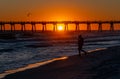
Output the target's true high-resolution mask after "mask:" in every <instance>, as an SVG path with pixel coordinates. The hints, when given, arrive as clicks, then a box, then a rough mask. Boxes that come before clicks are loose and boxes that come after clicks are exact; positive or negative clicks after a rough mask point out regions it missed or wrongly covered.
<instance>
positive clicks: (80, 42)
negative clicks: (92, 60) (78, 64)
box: [78, 35, 87, 56]
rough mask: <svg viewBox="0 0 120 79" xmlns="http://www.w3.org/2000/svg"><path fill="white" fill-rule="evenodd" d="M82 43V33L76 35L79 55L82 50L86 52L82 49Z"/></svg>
mask: <svg viewBox="0 0 120 79" xmlns="http://www.w3.org/2000/svg"><path fill="white" fill-rule="evenodd" d="M83 45H84V39H83V37H82V35H79V36H78V51H79V56H81V51H83V52H84V53H85V55H86V54H87V52H86V51H84V50H83V49H82V47H83Z"/></svg>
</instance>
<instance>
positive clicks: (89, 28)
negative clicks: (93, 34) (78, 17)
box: [87, 23, 91, 31]
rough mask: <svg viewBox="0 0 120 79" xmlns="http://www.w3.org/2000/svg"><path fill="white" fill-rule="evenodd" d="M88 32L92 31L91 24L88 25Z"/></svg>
mask: <svg viewBox="0 0 120 79" xmlns="http://www.w3.org/2000/svg"><path fill="white" fill-rule="evenodd" d="M87 31H91V26H90V23H87Z"/></svg>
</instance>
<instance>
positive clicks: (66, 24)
mask: <svg viewBox="0 0 120 79" xmlns="http://www.w3.org/2000/svg"><path fill="white" fill-rule="evenodd" d="M64 25H65V31H68V23H65V24H64Z"/></svg>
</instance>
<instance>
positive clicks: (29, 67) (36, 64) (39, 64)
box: [0, 48, 107, 79]
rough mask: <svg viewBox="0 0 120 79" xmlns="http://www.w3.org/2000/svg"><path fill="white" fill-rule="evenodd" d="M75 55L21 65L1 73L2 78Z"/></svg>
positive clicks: (0, 77) (91, 51)
mask: <svg viewBox="0 0 120 79" xmlns="http://www.w3.org/2000/svg"><path fill="white" fill-rule="evenodd" d="M106 49H107V48H98V49H95V50H90V51H88V54H91V53H94V52H98V51H101V50H106ZM73 56H77V55H72V56H66V57H59V58H53V59H50V60H46V61H41V62H38V63H33V64H28V65H27V66H24V67H20V68H17V69H13V70H7V71H5V72H3V73H1V74H0V79H2V78H5V77H6V76H7V75H11V74H16V73H19V72H23V71H26V70H29V69H34V68H38V67H41V66H44V65H47V64H50V63H53V62H56V61H60V60H65V59H67V58H69V57H73Z"/></svg>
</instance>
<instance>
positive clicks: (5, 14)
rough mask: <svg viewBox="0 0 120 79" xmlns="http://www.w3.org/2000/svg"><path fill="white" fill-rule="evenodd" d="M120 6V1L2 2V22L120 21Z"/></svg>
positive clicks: (31, 0)
mask: <svg viewBox="0 0 120 79" xmlns="http://www.w3.org/2000/svg"><path fill="white" fill-rule="evenodd" d="M119 4H120V0H0V10H1V11H0V20H8V21H9V20H40V21H43V20H119V18H120V16H119V14H120V11H119V9H120V5H119ZM27 14H30V15H29V17H28V16H27Z"/></svg>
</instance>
